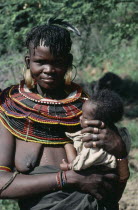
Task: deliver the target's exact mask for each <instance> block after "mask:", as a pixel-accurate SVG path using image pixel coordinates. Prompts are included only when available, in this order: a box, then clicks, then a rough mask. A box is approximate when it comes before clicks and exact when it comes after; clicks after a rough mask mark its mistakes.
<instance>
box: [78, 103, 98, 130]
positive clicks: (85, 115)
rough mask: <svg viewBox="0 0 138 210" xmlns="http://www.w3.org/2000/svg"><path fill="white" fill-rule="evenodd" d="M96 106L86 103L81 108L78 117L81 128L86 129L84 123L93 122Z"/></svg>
mask: <svg viewBox="0 0 138 210" xmlns="http://www.w3.org/2000/svg"><path fill="white" fill-rule="evenodd" d="M96 107H97V105H96V104H94V103H92V102H90V101H86V102H85V103H84V104H83V106H82V115H81V116H80V124H81V127H82V128H86V127H87V124H86V121H90V120H94V113H95V110H96Z"/></svg>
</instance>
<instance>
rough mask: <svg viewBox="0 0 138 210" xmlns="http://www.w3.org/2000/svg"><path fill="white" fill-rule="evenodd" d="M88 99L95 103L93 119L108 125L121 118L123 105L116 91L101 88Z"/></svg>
mask: <svg viewBox="0 0 138 210" xmlns="http://www.w3.org/2000/svg"><path fill="white" fill-rule="evenodd" d="M90 101H91V103H95V104H96V110H95V112H94V119H97V120H101V121H103V122H105V123H106V125H108V126H111V125H113V124H114V123H116V122H118V121H120V120H121V118H122V116H123V113H124V106H123V101H122V99H121V97H120V96H119V95H118V94H117V93H115V92H113V91H110V90H107V89H103V90H101V91H99V92H97V93H95V94H94V95H93V96H92V98H91V100H90Z"/></svg>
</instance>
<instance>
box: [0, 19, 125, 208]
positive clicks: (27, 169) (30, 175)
mask: <svg viewBox="0 0 138 210" xmlns="http://www.w3.org/2000/svg"><path fill="white" fill-rule="evenodd" d="M67 27H69V28H71V29H72V30H74V31H75V32H76V33H78V31H77V30H76V29H75V28H74V27H72V26H71V25H69V24H68V23H66V22H64V21H62V20H54V19H52V20H49V22H48V24H45V25H42V26H38V27H35V28H33V29H32V30H31V31H30V33H29V34H28V36H27V39H26V46H27V48H28V51H29V52H28V55H27V56H26V57H25V62H26V67H27V71H26V73H25V80H23V81H21V83H20V85H16V86H12V87H10V88H7V89H6V90H4V91H3V92H2V93H1V98H0V100H1V101H0V104H1V106H0V118H1V125H0V129H1V140H0V175H1V176H0V187H1V199H5V198H11V199H19V206H20V209H33V210H34V209H51V210H54V209H55V210H56V209H60V210H61V209H65V208H67V209H74V210H77V209H79V210H80V209H95V208H98V209H101V210H102V209H110V206H111V204H110V199H107V197H108V196H109V194H111V192H113V191H115V193H118V195H117V196H118V197H119V196H120V195H121V193H122V192H123V189H124V186H125V183H123V185H122V189H119V191H117V190H115V188H114V186H115V185H117V183H118V181H117V179H118V178H117V176H116V175H115V174H114V173H112V172H111V173H110V174H102V173H101V172H100V171H99V170H98V169H91V170H87V171H82V172H80V173H76V172H74V171H71V170H70V171H68V172H66V174H65V173H62V172H59V171H60V169H59V166H60V163H61V161H62V159H65V160H66V153H65V150H64V145H65V144H66V143H69V142H71V140H70V139H67V138H66V136H65V131H68V132H75V131H77V130H79V129H80V125H79V117H80V116H81V113H82V112H81V107H82V104H83V102H84V101H85V100H86V99H87V96H86V94H85V93H83V91H82V89H81V88H80V87H79V86H78V85H76V84H74V83H71V82H70V80H69V77H68V75H69V69H70V68H71V67H72V60H73V56H72V55H71V54H70V50H71V39H70V33H69V31H68V30H67ZM86 124H87V125H88V127H87V128H85V129H83V130H82V133H84V132H89V133H90V135H89V136H88V137H87V138H84V139H83V141H85V142H86V143H85V145H86V147H90V148H91V147H92V146H93V141H92V140H93V139H95V134H97V132H98V134H97V135H96V137H98V139H100V140H99V141H97V146H98V147H102V148H104V149H105V150H106V151H107V152H110V153H111V154H113V155H115V157H116V158H119V159H120V158H121V159H122V158H124V157H126V155H127V152H126V149H125V145H124V143H123V141H122V139H121V137H120V135H119V134H118V133H117V132H115V131H113V130H110V129H108V128H106V127H105V125H104V123H102V122H100V121H88V122H86ZM90 126H92V127H90ZM93 127H94V128H93ZM71 155H72V156H73V154H71ZM15 169H16V170H15ZM34 174H35V175H34ZM117 196H116V197H115V194H114V197H115V199H114V202H112V203H114V208H115V209H117ZM105 200H109V202H108V201H107V202H106V201H105ZM112 209H113V208H112Z"/></svg>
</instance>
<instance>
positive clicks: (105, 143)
mask: <svg viewBox="0 0 138 210" xmlns="http://www.w3.org/2000/svg"><path fill="white" fill-rule="evenodd" d="M85 123H86V126H87V127H86V128H84V129H82V131H81V133H82V134H83V133H90V135H88V136H86V137H83V138H82V141H83V142H85V147H88V148H93V147H97V148H103V149H104V150H106V151H107V152H108V153H110V154H112V155H114V156H115V157H116V158H119V159H120V158H124V157H126V156H127V152H126V146H125V143H124V142H123V140H122V139H121V137H120V135H119V133H118V131H117V129H116V127H115V126H114V128H113V129H110V128H108V127H106V126H105V124H104V123H103V122H101V121H99V120H89V121H88V120H87V121H86V122H85Z"/></svg>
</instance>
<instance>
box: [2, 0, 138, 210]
mask: <svg viewBox="0 0 138 210" xmlns="http://www.w3.org/2000/svg"><path fill="white" fill-rule="evenodd" d="M53 16H54V17H58V18H63V19H65V20H67V21H69V22H70V23H72V24H73V25H74V26H76V27H78V29H79V30H80V32H81V37H76V36H75V35H74V34H72V39H73V47H72V53H73V55H74V64H75V65H76V67H77V70H78V74H77V77H76V81H77V82H79V83H81V84H82V83H83V85H84V84H85V85H84V86H86V84H87V86H88V89H90V87H91V84H92V83H93V81H96V80H98V79H99V78H100V77H102V76H103V75H105V73H107V72H113V73H115V74H117V75H118V76H119V77H120V78H121V79H122V81H123V86H121V87H120V88H121V91H120V94H121V96H122V97H123V100H124V104H125V116H124V119H123V121H122V122H121V125H122V126H126V127H128V129H129V131H130V134H131V136H132V147H138V141H137V136H138V129H137V127H138V94H137V90H138V71H137V68H138V34H137V29H138V2H137V0H100V1H97V0H59V1H57V0H12V1H11V0H7V1H5V0H0V72H1V73H0V88H1V89H4V88H5V87H7V86H9V85H11V84H15V83H17V82H18V80H19V78H20V79H21V78H22V72H23V68H24V55H25V54H26V53H27V52H26V49H25V48H24V39H25V34H26V33H27V32H28V31H29V30H30V28H32V27H33V26H36V25H38V24H44V23H46V22H47V19H48V18H50V17H53ZM2 204H3V205H2ZM0 206H1V209H2V210H5V209H7V210H10V209H17V206H16V204H15V203H14V202H12V201H7V200H5V201H2V200H1V201H0Z"/></svg>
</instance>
